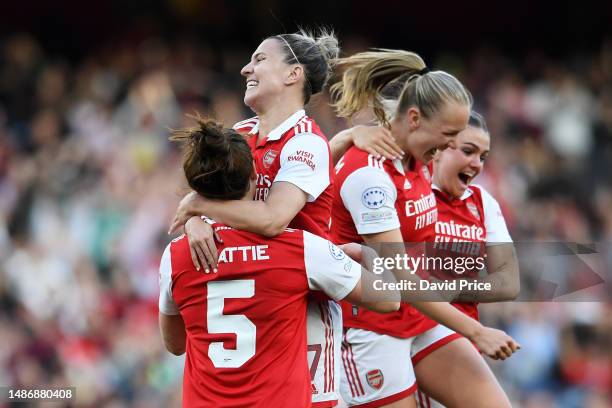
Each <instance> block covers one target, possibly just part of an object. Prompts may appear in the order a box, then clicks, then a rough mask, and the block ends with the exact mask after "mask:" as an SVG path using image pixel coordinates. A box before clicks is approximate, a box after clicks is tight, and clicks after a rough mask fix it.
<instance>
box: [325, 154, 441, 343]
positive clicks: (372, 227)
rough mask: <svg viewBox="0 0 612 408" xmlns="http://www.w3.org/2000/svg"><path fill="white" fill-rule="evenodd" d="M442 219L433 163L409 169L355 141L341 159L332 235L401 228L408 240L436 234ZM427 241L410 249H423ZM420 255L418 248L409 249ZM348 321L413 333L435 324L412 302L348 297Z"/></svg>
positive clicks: (355, 236)
mask: <svg viewBox="0 0 612 408" xmlns="http://www.w3.org/2000/svg"><path fill="white" fill-rule="evenodd" d="M436 220H437V209H436V200H435V195H434V193H433V191H432V189H431V177H430V173H429V168H428V167H427V166H424V165H422V164H420V163H416V164H415V166H414V171H408V172H405V171H404V168H403V165H402V162H401V161H400V160H385V159H384V158H383V159H375V158H374V157H373V156H372V155H369V154H368V153H367V152H364V151H362V150H359V149H358V148H356V147H352V148H350V149H349V150H348V151H347V152H346V154H345V155H344V156H343V157H342V159H341V160H340V161H339V162H338V164H337V165H336V179H335V186H334V201H333V206H332V225H331V236H332V241H334V242H335V243H339V244H342V243H347V242H363V240H362V239H361V236H360V235H361V234H373V233H378V232H384V231H390V230H393V229H397V228H399V229H400V231H401V233H402V237H403V239H404V242H424V241H427V240H428V239H429V240H431V239H432V237H433V233H434V226H435V223H436ZM423 250H424V245H417V246H416V247H412V248H411V247H410V246H409V247H408V248H407V251H409V253H410V252H411V251H418V252H419V253H420V252H423ZM410 255H412V256H418V255H419V254H417V253H410ZM342 312H343V313H342V314H343V318H344V326H345V327H354V328H359V329H366V330H370V331H374V332H377V333H381V334H388V335H391V336H395V337H403V338H408V337H412V336H416V335H417V334H419V333H422V332H424V331H427V330H429V329H430V328H432V327H433V326H435V325H436V323H434V322H433V321H431V320H429V319H426V318H425V316H423V315H422V314H421V313H420V312H419V311H417V310H416V309H414V308H413V307H412V306H410V305H409V304H407V303H402V305H401V308H400V310H399V311H397V312H394V313H387V314H380V313H376V312H371V311H369V310H364V309H359V310H357V308H354V307H353V306H352V305H350V304H348V303H346V302H343V304H342Z"/></svg>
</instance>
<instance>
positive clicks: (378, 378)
mask: <svg viewBox="0 0 612 408" xmlns="http://www.w3.org/2000/svg"><path fill="white" fill-rule="evenodd" d="M366 380H368V384H369V385H370V387H372V388H374V389H375V390H380V388H381V387H382V386H383V383H384V381H385V378H384V377H383V373H382V371H380V370H379V369H376V370H371V371H368V373H367V374H366Z"/></svg>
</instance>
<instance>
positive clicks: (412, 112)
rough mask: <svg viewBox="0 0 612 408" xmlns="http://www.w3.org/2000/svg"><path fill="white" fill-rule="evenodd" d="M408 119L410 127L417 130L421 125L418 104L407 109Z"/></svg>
mask: <svg viewBox="0 0 612 408" xmlns="http://www.w3.org/2000/svg"><path fill="white" fill-rule="evenodd" d="M406 121H407V122H408V127H409V129H410V130H411V131H412V130H416V129H418V128H419V126H421V111H420V110H419V108H417V107H416V106H411V107H409V108H408V110H407V111H406Z"/></svg>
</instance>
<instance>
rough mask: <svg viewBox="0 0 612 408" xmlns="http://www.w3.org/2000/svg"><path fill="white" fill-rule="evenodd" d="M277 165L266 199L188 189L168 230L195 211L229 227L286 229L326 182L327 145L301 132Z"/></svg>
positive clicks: (266, 233) (273, 232)
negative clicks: (223, 197) (216, 196)
mask: <svg viewBox="0 0 612 408" xmlns="http://www.w3.org/2000/svg"><path fill="white" fill-rule="evenodd" d="M279 160H280V169H279V171H278V173H277V174H276V177H275V178H274V182H273V183H272V186H271V188H270V191H269V193H268V196H267V198H266V200H265V201H255V202H251V201H245V200H233V201H217V200H207V199H204V198H202V197H198V196H197V194H194V193H191V194H189V195H188V196H186V197H185V198H184V199H183V200H182V201H181V204H180V205H179V209H178V211H177V214H176V216H175V218H174V221H173V223H172V226H171V228H170V232H171V233H172V232H174V231H175V230H177V229H178V228H179V227H180V226H182V225H184V224H185V222H186V221H187V220H188V219H189V218H190V217H191V216H194V215H202V214H203V215H206V216H208V217H210V218H213V219H215V220H216V221H219V222H222V223H224V224H227V225H229V226H230V227H232V228H236V229H241V230H245V231H250V232H254V233H257V234H261V235H264V236H267V237H273V236H276V235H278V234H280V233H281V232H283V231H284V230H285V228H286V227H287V225H289V223H290V222H291V220H293V218H295V216H296V215H297V213H298V212H299V211H300V210H301V209H302V208H303V207H304V205H306V203H307V202H313V201H315V200H316V199H317V198H318V196H319V195H320V194H321V193H322V192H323V191H324V190H325V189H326V188H327V187H328V186H329V184H330V178H329V165H330V164H329V160H330V153H329V148H328V145H327V143H326V141H325V140H323V138H321V137H318V136H316V135H314V134H310V133H303V134H298V135H295V136H294V137H292V138H291V139H290V140H289V141H288V142H287V143H286V144H285V146H283V149H282V150H281V152H280V159H279Z"/></svg>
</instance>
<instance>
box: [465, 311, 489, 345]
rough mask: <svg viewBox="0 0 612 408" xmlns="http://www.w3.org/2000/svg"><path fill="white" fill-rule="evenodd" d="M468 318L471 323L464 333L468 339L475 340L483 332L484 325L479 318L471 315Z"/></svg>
mask: <svg viewBox="0 0 612 408" xmlns="http://www.w3.org/2000/svg"><path fill="white" fill-rule="evenodd" d="M466 317H467V316H466ZM468 319H469V324H468V325H467V327H466V330H465V333H463V335H464V336H465V337H466V338H467V339H468V340H470V341H472V342H473V341H474V339H475V338H476V337H478V336H479V335H480V334H481V333H482V331H483V329H484V326H483V325H482V323H480V322H479V321H478V320H474V319H472V318H471V317H468Z"/></svg>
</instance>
